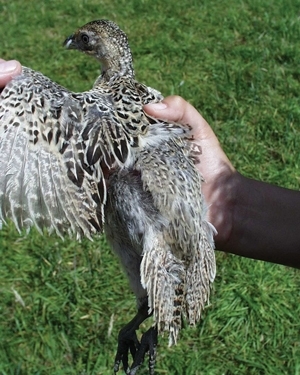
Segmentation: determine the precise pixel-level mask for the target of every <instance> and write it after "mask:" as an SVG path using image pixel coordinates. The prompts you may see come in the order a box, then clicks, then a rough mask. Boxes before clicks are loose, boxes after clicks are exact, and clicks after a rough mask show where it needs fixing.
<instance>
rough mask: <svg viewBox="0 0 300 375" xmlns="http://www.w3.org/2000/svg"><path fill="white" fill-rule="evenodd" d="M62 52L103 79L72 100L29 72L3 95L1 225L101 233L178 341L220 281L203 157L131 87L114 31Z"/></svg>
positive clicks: (184, 130)
mask: <svg viewBox="0 0 300 375" xmlns="http://www.w3.org/2000/svg"><path fill="white" fill-rule="evenodd" d="M65 45H66V46H67V48H74V49H78V50H80V51H83V52H85V53H87V54H89V55H92V56H94V57H96V59H97V60H98V61H100V62H101V65H102V72H101V75H100V77H98V78H97V80H96V82H95V84H94V87H93V88H92V89H91V90H90V91H87V92H83V93H72V92H70V91H69V90H67V89H65V88H63V87H61V86H60V85H58V84H56V83H54V82H52V81H51V80H49V79H48V78H46V77H45V76H43V75H42V74H41V73H38V72H34V71H32V70H31V69H29V68H25V67H24V68H23V73H22V75H20V76H19V77H17V78H15V79H13V81H12V82H11V83H10V84H8V85H7V87H6V88H5V89H4V91H3V92H2V94H1V97H0V153H1V163H0V220H1V223H2V222H4V221H6V220H7V219H12V220H13V221H14V223H15V225H16V226H17V228H18V229H21V228H23V227H26V228H30V227H31V226H33V225H34V226H36V227H37V228H39V229H40V230H42V228H44V227H45V228H47V229H48V231H49V232H56V233H57V234H59V235H60V236H64V235H65V234H66V233H68V234H70V235H75V236H76V237H77V238H80V237H81V236H88V237H90V238H91V237H92V236H93V235H94V234H96V233H99V232H101V231H102V229H103V227H104V228H105V232H106V234H107V237H108V239H109V242H110V243H111V245H112V247H113V249H114V251H115V252H116V254H117V255H118V256H119V257H120V259H121V262H122V264H123V267H124V269H125V272H126V273H127V275H128V277H129V280H130V283H131V287H132V289H133V291H134V293H135V294H136V296H137V301H138V308H141V307H142V306H143V305H145V304H147V306H148V309H149V310H148V311H149V313H153V319H154V324H155V326H156V327H157V330H158V332H159V333H162V332H164V331H166V332H168V333H169V343H170V344H174V343H176V341H177V337H178V332H179V330H180V328H181V317H182V316H185V317H186V318H187V320H188V321H189V323H190V324H195V323H196V322H197V321H198V320H199V319H200V314H201V310H202V309H203V307H204V305H205V303H206V302H207V300H208V297H209V291H210V284H211V282H212V281H213V280H214V277H215V258H214V249H213V248H214V247H213V227H212V226H211V225H210V224H209V223H208V222H207V221H206V219H205V214H206V209H205V203H204V200H203V196H202V193H201V183H202V181H201V177H200V175H199V173H198V172H197V170H196V168H195V163H197V162H198V157H199V155H198V154H199V152H198V151H199V150H198V149H197V147H196V146H195V145H193V144H192V142H191V139H189V128H188V127H187V126H181V125H179V124H172V123H167V122H165V121H159V120H156V119H154V118H151V117H149V116H148V115H146V114H145V113H144V111H143V108H142V107H143V105H144V104H146V103H150V102H158V101H160V100H161V99H162V96H161V94H160V93H159V92H157V91H156V90H154V89H151V88H148V87H147V86H145V85H143V84H140V83H138V82H137V81H136V80H135V78H134V70H133V66H132V57H131V52H130V49H129V46H128V43H127V37H126V35H125V34H124V33H123V32H122V31H121V30H120V29H119V28H118V26H117V25H115V24H114V23H113V22H111V21H106V20H101V21H93V22H91V23H89V24H87V25H85V26H83V27H81V28H80V29H78V30H77V31H76V32H75V33H74V34H73V35H71V36H70V37H69V38H68V39H67V40H66V41H65ZM117 370H118V364H117V369H116V371H117ZM134 371H136V370H134ZM151 371H153V370H151ZM151 371H150V372H151ZM133 373H135V372H132V374H133ZM151 373H153V372H151Z"/></svg>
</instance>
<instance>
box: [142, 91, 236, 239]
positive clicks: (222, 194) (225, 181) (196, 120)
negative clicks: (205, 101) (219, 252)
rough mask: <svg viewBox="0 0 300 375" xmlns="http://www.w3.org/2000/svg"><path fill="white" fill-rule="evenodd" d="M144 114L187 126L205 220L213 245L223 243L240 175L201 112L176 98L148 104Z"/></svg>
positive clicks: (227, 231)
mask: <svg viewBox="0 0 300 375" xmlns="http://www.w3.org/2000/svg"><path fill="white" fill-rule="evenodd" d="M144 109H145V111H146V112H147V113H148V114H149V115H151V116H153V117H156V118H159V119H162V120H167V121H173V122H178V123H180V124H188V125H190V126H191V127H192V135H193V137H194V139H195V142H196V143H197V144H199V145H200V146H201V149H202V155H201V156H200V164H198V165H197V168H198V170H199V172H200V173H201V175H202V176H203V177H204V179H205V183H204V184H203V194H204V197H205V200H206V203H207V205H208V220H209V221H210V222H211V223H212V224H213V225H214V226H215V228H216V229H217V231H218V235H217V236H216V242H217V243H218V242H219V243H221V244H222V243H225V242H226V241H227V239H228V237H229V236H230V232H231V229H232V225H233V210H234V198H235V191H236V187H237V185H238V183H237V182H238V179H239V178H240V175H239V174H238V173H237V172H236V171H235V169H234V167H233V166H232V164H231V162H230V161H229V159H228V158H227V156H226V155H225V153H224V151H223V150H222V148H221V146H220V143H219V141H218V139H217V137H216V136H215V134H214V132H213V131H212V129H211V127H210V126H209V125H208V123H207V122H206V121H205V120H204V118H203V117H202V116H201V115H200V113H199V112H198V111H197V110H196V109H195V108H194V107H193V106H192V105H191V104H189V103H188V102H186V101H185V100H184V99H182V98H181V97H179V96H170V97H168V98H165V99H164V100H163V102H162V103H158V104H148V105H146V106H145V107H144Z"/></svg>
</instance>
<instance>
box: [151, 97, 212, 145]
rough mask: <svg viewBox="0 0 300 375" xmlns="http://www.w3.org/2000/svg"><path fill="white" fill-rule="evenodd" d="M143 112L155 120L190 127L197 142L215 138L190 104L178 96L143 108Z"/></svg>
mask: <svg viewBox="0 0 300 375" xmlns="http://www.w3.org/2000/svg"><path fill="white" fill-rule="evenodd" d="M144 110H145V112H146V113H147V114H148V115H150V116H152V117H155V118H159V119H161V120H166V121H169V122H178V123H180V124H182V125H186V124H187V125H190V126H191V127H192V129H193V130H192V134H193V135H194V137H195V138H196V139H198V140H203V139H206V138H211V137H215V135H214V133H213V131H212V129H211V127H210V126H209V125H208V123H207V122H206V121H205V120H204V118H203V117H202V116H201V115H200V113H199V112H198V111H197V110H196V108H194V107H193V106H192V105H191V104H190V103H188V102H187V101H185V100H184V99H183V98H181V97H180V96H168V97H167V98H165V99H164V100H163V101H162V102H160V103H152V104H147V105H145V106H144Z"/></svg>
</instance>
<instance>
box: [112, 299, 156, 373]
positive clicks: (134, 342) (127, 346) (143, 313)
mask: <svg viewBox="0 0 300 375" xmlns="http://www.w3.org/2000/svg"><path fill="white" fill-rule="evenodd" d="M148 317H149V314H148V306H147V303H145V304H144V305H142V307H141V308H140V309H139V310H138V312H137V314H136V316H135V317H134V318H133V319H132V320H131V321H130V322H129V323H128V324H126V326H125V327H123V328H122V329H121V330H120V332H119V337H118V349H117V354H116V357H115V365H114V373H115V374H116V373H117V372H118V371H119V367H120V363H121V362H122V365H123V369H124V371H125V373H126V374H128V375H135V374H136V373H137V371H138V369H139V368H140V366H141V364H142V363H143V362H144V358H145V355H146V353H147V352H149V374H150V375H154V366H155V357H156V345H157V329H156V328H154V327H151V328H150V329H149V330H148V331H147V332H145V333H144V334H143V336H142V338H141V342H139V341H138V338H137V335H136V331H137V330H138V328H139V326H140V324H141V323H143V321H144V320H146V319H147V318H148ZM129 352H130V354H131V356H132V358H133V364H132V366H131V367H130V368H129V364H128V354H129Z"/></svg>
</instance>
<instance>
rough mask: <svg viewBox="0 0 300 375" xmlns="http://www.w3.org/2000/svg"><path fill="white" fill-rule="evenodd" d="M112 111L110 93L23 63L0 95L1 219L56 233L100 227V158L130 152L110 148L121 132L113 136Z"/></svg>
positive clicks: (109, 158)
mask: <svg viewBox="0 0 300 375" xmlns="http://www.w3.org/2000/svg"><path fill="white" fill-rule="evenodd" d="M93 95H94V96H93ZM112 113H113V108H112V104H111V99H110V97H109V95H108V94H107V93H105V92H101V91H99V89H98V90H97V92H96V94H95V93H91V92H86V93H82V94H72V93H70V92H69V91H68V90H66V89H65V88H63V87H61V86H59V85H57V84H56V83H54V82H52V81H51V80H49V79H48V78H47V77H44V76H43V75H42V74H41V73H38V72H34V71H32V70H30V69H28V68H23V75H22V76H20V77H18V78H16V79H14V80H13V81H12V82H11V83H10V84H8V85H7V86H6V88H5V89H4V91H3V92H2V94H1V96H0V153H1V162H0V222H1V223H2V222H5V221H6V220H8V219H11V220H12V221H13V222H14V224H15V225H16V227H17V229H18V230H21V229H22V228H24V227H25V228H30V227H31V226H33V225H34V226H36V227H37V228H38V230H40V231H42V230H43V228H46V229H47V230H48V231H49V232H56V233H57V234H58V235H60V236H63V235H64V234H66V233H67V234H70V235H76V236H77V237H80V236H82V235H85V236H88V237H91V235H92V234H94V233H97V232H99V231H102V226H103V221H104V216H103V205H104V204H105V201H106V185H105V179H104V173H103V170H102V163H104V164H106V167H109V168H110V167H112V164H113V163H114V162H115V160H116V159H117V158H118V160H119V161H120V163H121V162H122V161H123V160H125V159H126V157H127V155H128V152H127V153H126V152H124V154H122V153H121V152H119V153H117V152H116V151H115V149H117V148H118V146H117V145H119V144H121V141H119V139H117V138H118V137H119V138H120V139H125V138H126V136H125V135H124V134H121V133H122V132H117V133H115V137H116V139H115V140H114V139H112V136H111V131H110V129H108V127H116V128H117V127H118V128H120V124H117V123H116V121H117V120H116V118H115V117H114V116H113V115H112ZM127 147H129V146H128V144H127V143H126V144H125V147H124V149H125V150H126V149H127Z"/></svg>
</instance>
